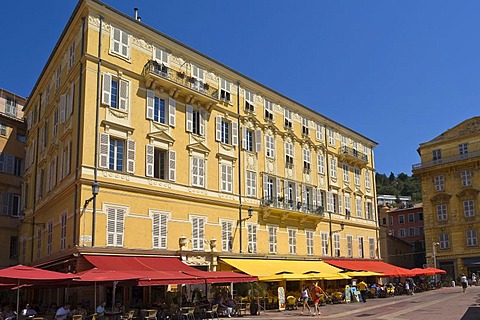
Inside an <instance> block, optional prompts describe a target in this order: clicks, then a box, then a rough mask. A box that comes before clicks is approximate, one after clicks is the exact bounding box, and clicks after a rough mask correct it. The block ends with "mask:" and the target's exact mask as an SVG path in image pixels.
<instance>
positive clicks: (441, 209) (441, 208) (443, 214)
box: [437, 204, 447, 221]
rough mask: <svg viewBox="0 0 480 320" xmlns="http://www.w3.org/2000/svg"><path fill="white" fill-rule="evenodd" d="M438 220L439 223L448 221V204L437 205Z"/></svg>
mask: <svg viewBox="0 0 480 320" xmlns="http://www.w3.org/2000/svg"><path fill="white" fill-rule="evenodd" d="M437 220H438V221H445V220H447V205H446V204H437Z"/></svg>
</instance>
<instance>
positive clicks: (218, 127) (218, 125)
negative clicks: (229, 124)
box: [215, 116, 222, 141]
mask: <svg viewBox="0 0 480 320" xmlns="http://www.w3.org/2000/svg"><path fill="white" fill-rule="evenodd" d="M221 139H222V117H221V116H216V117H215V141H220V140H221Z"/></svg>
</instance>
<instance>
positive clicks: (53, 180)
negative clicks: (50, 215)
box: [47, 155, 58, 191]
mask: <svg viewBox="0 0 480 320" xmlns="http://www.w3.org/2000/svg"><path fill="white" fill-rule="evenodd" d="M57 162H58V156H57V155H54V156H52V157H51V159H50V162H49V163H48V178H47V191H49V190H51V189H53V187H55V186H56V185H57Z"/></svg>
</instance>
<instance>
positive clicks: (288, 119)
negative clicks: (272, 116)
mask: <svg viewBox="0 0 480 320" xmlns="http://www.w3.org/2000/svg"><path fill="white" fill-rule="evenodd" d="M283 118H284V122H283V127H284V128H286V129H293V112H292V110H290V109H288V108H285V109H284V111H283Z"/></svg>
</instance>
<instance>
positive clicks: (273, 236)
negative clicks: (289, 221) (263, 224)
mask: <svg viewBox="0 0 480 320" xmlns="http://www.w3.org/2000/svg"><path fill="white" fill-rule="evenodd" d="M277 231H278V227H274V226H268V253H273V254H275V253H277Z"/></svg>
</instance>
